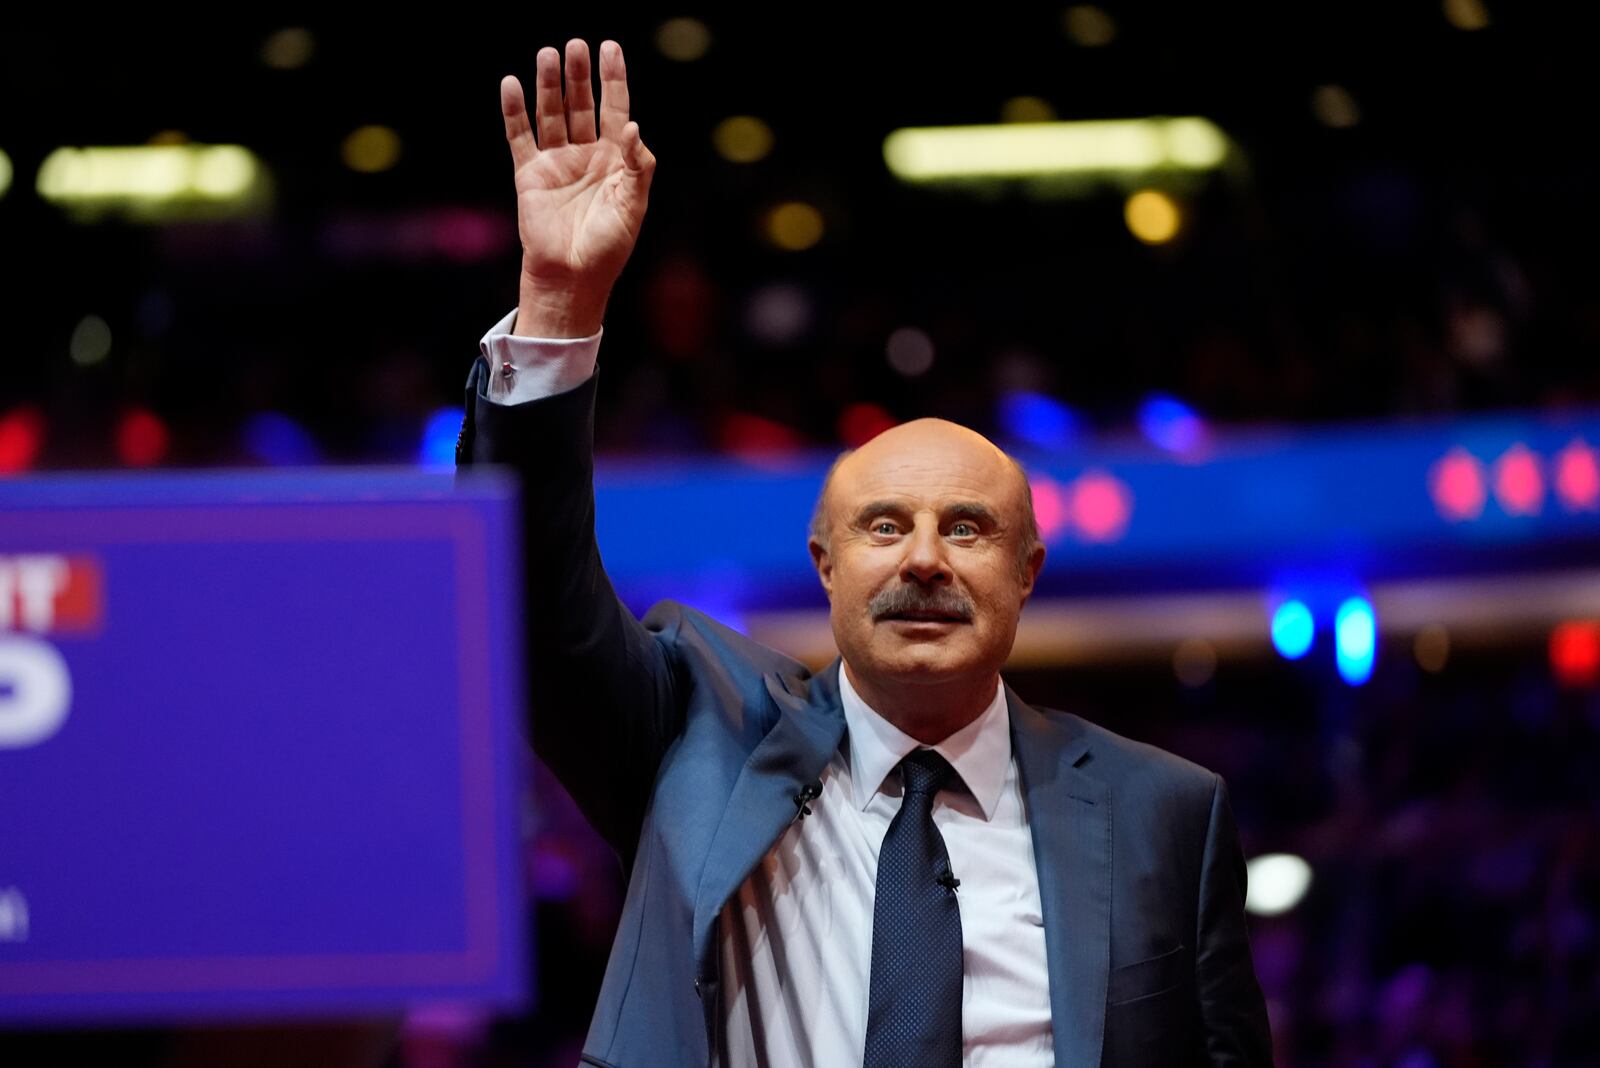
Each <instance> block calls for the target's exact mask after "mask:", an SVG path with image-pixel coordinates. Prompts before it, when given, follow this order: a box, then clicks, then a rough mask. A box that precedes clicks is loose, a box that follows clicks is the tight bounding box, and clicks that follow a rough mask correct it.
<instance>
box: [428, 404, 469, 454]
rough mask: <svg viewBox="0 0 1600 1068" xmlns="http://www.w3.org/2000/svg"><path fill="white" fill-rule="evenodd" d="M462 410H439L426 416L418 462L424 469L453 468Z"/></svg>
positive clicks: (463, 416) (463, 412)
mask: <svg viewBox="0 0 1600 1068" xmlns="http://www.w3.org/2000/svg"><path fill="white" fill-rule="evenodd" d="M465 416H466V411H465V409H463V408H460V407H455V408H440V409H439V410H438V411H436V412H434V413H433V414H432V415H430V416H428V422H427V425H426V426H425V427H423V430H422V450H421V455H420V456H419V457H418V462H420V463H421V464H423V465H424V466H425V467H454V466H455V462H456V436H457V435H458V434H460V432H461V420H462V419H463V418H465Z"/></svg>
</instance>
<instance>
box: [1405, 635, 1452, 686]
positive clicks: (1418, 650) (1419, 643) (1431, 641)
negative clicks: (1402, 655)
mask: <svg viewBox="0 0 1600 1068" xmlns="http://www.w3.org/2000/svg"><path fill="white" fill-rule="evenodd" d="M1411 652H1412V654H1413V655H1414V656H1415V657H1416V658H1417V666H1418V667H1420V668H1422V670H1423V671H1426V672H1428V673H1429V674H1433V675H1437V674H1438V673H1439V672H1441V671H1443V670H1444V666H1445V664H1447V663H1449V661H1450V632H1449V631H1448V630H1446V629H1445V628H1444V627H1443V625H1441V624H1439V623H1429V624H1428V625H1427V626H1425V627H1423V628H1422V629H1421V630H1419V631H1417V636H1416V639H1415V640H1414V641H1413V642H1412V644H1411Z"/></svg>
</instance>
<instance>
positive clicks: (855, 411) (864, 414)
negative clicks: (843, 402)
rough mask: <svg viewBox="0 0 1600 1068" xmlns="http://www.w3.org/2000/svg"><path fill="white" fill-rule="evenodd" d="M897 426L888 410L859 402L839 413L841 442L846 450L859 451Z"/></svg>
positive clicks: (838, 428)
mask: <svg viewBox="0 0 1600 1068" xmlns="http://www.w3.org/2000/svg"><path fill="white" fill-rule="evenodd" d="M895 424H896V420H895V417H894V416H892V415H890V414H889V412H888V410H887V409H885V408H883V407H881V406H879V405H876V404H867V403H864V402H857V403H855V404H851V405H848V406H846V407H845V409H844V411H842V412H840V413H839V422H838V427H837V430H838V434H839V440H840V441H842V442H844V444H845V447H846V448H850V449H858V448H860V447H861V446H863V445H865V444H866V443H867V442H869V441H871V440H872V439H873V438H875V437H877V436H878V435H879V434H881V433H883V432H884V431H885V430H888V429H889V428H891V427H893V426H894V425H895Z"/></svg>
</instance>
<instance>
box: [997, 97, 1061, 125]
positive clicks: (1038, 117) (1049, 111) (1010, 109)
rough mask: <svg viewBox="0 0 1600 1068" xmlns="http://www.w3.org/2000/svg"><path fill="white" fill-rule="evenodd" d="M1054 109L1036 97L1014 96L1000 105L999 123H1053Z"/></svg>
mask: <svg viewBox="0 0 1600 1068" xmlns="http://www.w3.org/2000/svg"><path fill="white" fill-rule="evenodd" d="M1055 117H1056V109H1055V108H1053V107H1051V106H1050V101H1048V100H1045V99H1043V98H1042V97H1037V96H1014V97H1012V98H1011V99H1010V100H1007V101H1006V102H1005V103H1004V104H1001V105H1000V121H1001V122H1053V121H1055Z"/></svg>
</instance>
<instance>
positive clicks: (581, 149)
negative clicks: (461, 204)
mask: <svg viewBox="0 0 1600 1068" xmlns="http://www.w3.org/2000/svg"><path fill="white" fill-rule="evenodd" d="M566 66H567V78H566V82H567V86H566V94H565V96H564V97H563V94H562V89H561V57H560V55H559V54H558V53H557V52H556V50H555V49H554V48H543V49H540V51H539V55H538V60H537V66H536V73H535V78H536V81H535V85H534V90H535V95H534V110H533V113H532V115H531V116H530V114H529V112H528V109H527V105H526V102H525V99H524V96H523V92H522V85H521V83H520V82H518V81H517V79H516V78H515V77H514V76H511V75H507V76H506V77H505V79H504V80H502V81H501V83H500V111H501V114H502V116H503V117H504V119H505V127H506V140H507V141H508V142H509V143H510V146H511V158H512V162H513V164H514V166H515V168H516V186H517V227H518V230H519V232H520V234H521V237H522V272H523V286H524V289H525V290H527V289H529V288H532V289H534V290H536V291H538V292H541V293H559V294H573V295H575V296H579V297H581V296H583V295H597V296H598V297H599V299H600V300H601V301H602V302H603V299H604V295H605V294H606V293H609V291H610V289H611V285H612V283H613V282H615V281H616V278H617V275H618V274H620V273H621V272H622V267H623V265H624V264H625V263H626V262H627V260H628V256H629V254H630V253H631V252H632V251H633V245H634V241H635V240H636V239H637V238H638V235H639V228H640V226H641V225H642V223H643V222H644V214H645V207H646V203H647V201H648V198H649V192H650V179H651V176H652V175H653V174H654V172H655V162H656V161H655V156H654V155H652V154H651V152H650V150H649V149H647V148H645V146H644V142H643V141H642V140H641V139H640V136H639V124H638V123H636V122H631V121H629V119H628V81H627V71H626V68H625V66H624V64H623V59H622V48H621V46H619V45H618V44H617V43H616V42H614V41H605V42H602V43H601V45H600V84H601V106H600V107H599V109H598V115H597V114H596V110H597V109H596V106H595V99H594V92H593V89H592V88H591V85H590V72H589V46H588V45H587V44H585V43H584V42H583V41H578V40H573V41H568V42H567V55H566ZM597 120H598V121H597Z"/></svg>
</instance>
